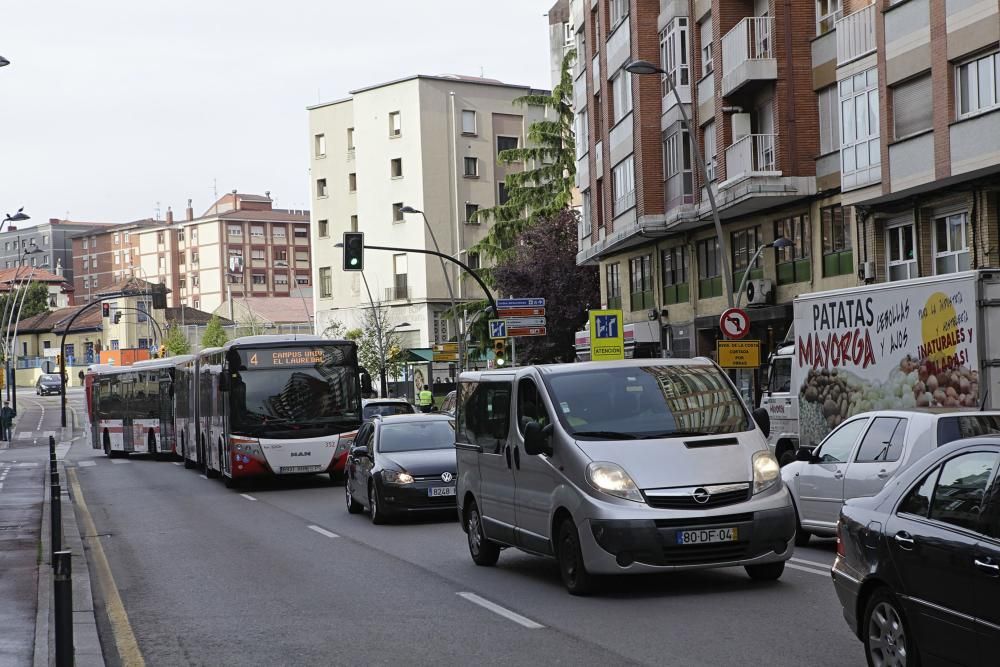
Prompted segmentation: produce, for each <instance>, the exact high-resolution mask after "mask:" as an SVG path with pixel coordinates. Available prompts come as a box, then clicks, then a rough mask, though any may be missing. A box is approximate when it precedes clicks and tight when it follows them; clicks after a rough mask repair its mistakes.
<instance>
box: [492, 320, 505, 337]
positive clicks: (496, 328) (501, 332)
mask: <svg viewBox="0 0 1000 667" xmlns="http://www.w3.org/2000/svg"><path fill="white" fill-rule="evenodd" d="M506 337H507V322H506V321H505V320H490V338H494V339H495V338H506Z"/></svg>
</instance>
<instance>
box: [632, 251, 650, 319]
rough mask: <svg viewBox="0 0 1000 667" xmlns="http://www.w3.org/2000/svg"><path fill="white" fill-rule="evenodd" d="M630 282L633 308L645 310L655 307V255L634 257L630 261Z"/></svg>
mask: <svg viewBox="0 0 1000 667" xmlns="http://www.w3.org/2000/svg"><path fill="white" fill-rule="evenodd" d="M628 265H629V284H630V286H631V291H630V294H629V301H630V303H631V307H632V310H645V309H646V308H652V307H653V256H652V255H644V256H642V257H633V258H632V259H630V260H629V261H628Z"/></svg>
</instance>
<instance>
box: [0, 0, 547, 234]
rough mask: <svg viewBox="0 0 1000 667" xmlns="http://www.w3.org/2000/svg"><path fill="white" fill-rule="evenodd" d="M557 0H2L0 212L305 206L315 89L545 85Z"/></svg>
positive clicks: (83, 216) (105, 216)
mask: <svg viewBox="0 0 1000 667" xmlns="http://www.w3.org/2000/svg"><path fill="white" fill-rule="evenodd" d="M553 1H554V0H502V1H501V2H487V1H486V0H362V1H361V2H346V1H344V0H279V1H278V2H274V1H273V0H268V1H265V0H228V1H224V0H169V1H160V2H151V1H148V0H97V1H94V2H80V1H79V0H47V1H42V0H0V55H2V56H4V57H6V58H7V59H8V60H10V61H11V63H12V64H11V65H10V66H8V67H4V68H0V213H13V212H14V210H16V209H17V208H18V207H19V206H24V207H25V212H26V213H29V214H30V215H31V216H32V218H33V220H32V223H34V222H43V221H46V220H48V218H66V217H68V218H69V219H71V220H88V221H89V220H95V221H109V222H117V221H127V220H134V219H138V218H144V217H151V216H153V215H154V213H155V211H156V207H157V202H159V205H160V208H161V216H162V214H165V213H166V210H167V206H172V207H173V209H174V213H175V215H183V210H184V207H185V204H186V201H187V199H188V198H189V197H190V198H192V199H194V209H195V214H196V215H198V214H200V213H201V212H202V211H204V209H206V208H207V207H208V206H209V205H210V204H211V202H212V200H213V192H214V191H215V190H217V191H218V192H219V193H220V194H222V193H225V192H229V191H230V190H232V189H234V188H236V189H239V190H240V191H241V192H248V193H261V194H262V193H263V192H264V191H265V190H270V191H271V196H272V197H273V198H274V199H275V201H276V204H277V205H278V206H280V207H286V208H308V206H309V190H308V167H309V153H308V149H309V145H308V137H307V135H308V119H307V113H306V111H305V107H306V106H307V105H311V104H315V103H317V102H318V101H329V100H332V99H336V98H340V97H344V96H345V95H346V94H347V93H348V91H350V90H352V89H355V88H358V87H361V86H364V85H368V84H372V83H377V82H381V81H386V80H390V79H395V78H399V77H402V76H406V75H410V74H443V73H458V74H472V75H476V76H478V75H480V74H485V76H487V77H491V78H496V79H500V80H502V81H505V82H507V83H515V84H525V85H531V86H536V87H544V88H548V87H549V85H550V82H549V70H548V20H547V19H546V18H545V16H544V14H545V12H547V11H548V8H549V7H550V6H551V5H552V3H553ZM32 223H29V224H32Z"/></svg>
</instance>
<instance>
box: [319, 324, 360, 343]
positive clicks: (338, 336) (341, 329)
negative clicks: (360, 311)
mask: <svg viewBox="0 0 1000 667" xmlns="http://www.w3.org/2000/svg"><path fill="white" fill-rule="evenodd" d="M359 333H360V331H359ZM347 334H348V331H347V327H345V326H344V324H343V323H342V322H338V321H337V320H331V321H330V323H329V324H327V325H326V328H325V329H323V334H322V336H323V338H330V339H333V340H343V339H345V338H347Z"/></svg>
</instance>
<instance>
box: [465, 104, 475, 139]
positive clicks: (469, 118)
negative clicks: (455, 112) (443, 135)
mask: <svg viewBox="0 0 1000 667" xmlns="http://www.w3.org/2000/svg"><path fill="white" fill-rule="evenodd" d="M462 134H476V112H475V111H473V110H472V109H462Z"/></svg>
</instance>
